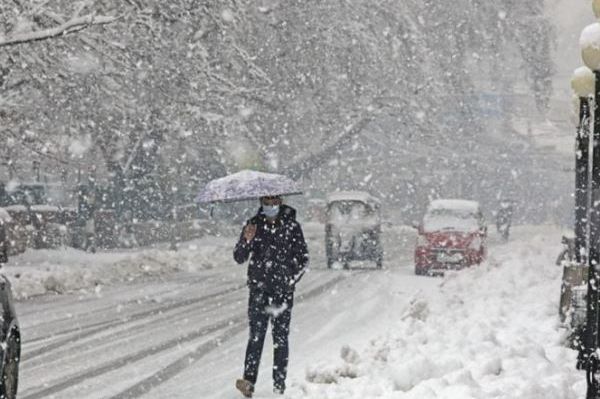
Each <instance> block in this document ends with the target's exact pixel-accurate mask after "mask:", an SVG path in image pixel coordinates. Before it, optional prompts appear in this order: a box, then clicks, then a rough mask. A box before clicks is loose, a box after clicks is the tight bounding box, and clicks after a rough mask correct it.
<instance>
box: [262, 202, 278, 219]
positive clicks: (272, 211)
mask: <svg viewBox="0 0 600 399" xmlns="http://www.w3.org/2000/svg"><path fill="white" fill-rule="evenodd" d="M262 209H263V213H264V215H265V216H266V217H268V218H274V217H275V216H277V215H279V205H263V206H262Z"/></svg>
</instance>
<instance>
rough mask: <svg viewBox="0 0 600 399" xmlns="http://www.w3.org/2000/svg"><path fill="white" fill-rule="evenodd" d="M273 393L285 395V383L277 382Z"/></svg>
mask: <svg viewBox="0 0 600 399" xmlns="http://www.w3.org/2000/svg"><path fill="white" fill-rule="evenodd" d="M273 393H274V394H275V395H283V394H284V393H285V384H275V386H274V387H273Z"/></svg>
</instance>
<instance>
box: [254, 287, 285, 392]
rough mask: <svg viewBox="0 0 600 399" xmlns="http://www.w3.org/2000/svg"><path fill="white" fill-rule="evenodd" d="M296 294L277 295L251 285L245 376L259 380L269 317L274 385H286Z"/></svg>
mask: <svg viewBox="0 0 600 399" xmlns="http://www.w3.org/2000/svg"><path fill="white" fill-rule="evenodd" d="M293 303H294V294H293V293H289V294H284V295H273V294H269V293H266V292H264V291H263V290H261V289H258V288H250V298H249V301H248V319H249V321H250V337H249V339H248V346H247V348H246V362H245V365H244V379H245V380H247V381H250V382H251V383H252V384H256V379H257V377H258V367H259V365H260V358H261V355H262V351H263V345H264V342H265V336H266V334H267V327H268V323H269V320H270V321H271V332H272V334H273V351H274V352H273V353H274V357H273V385H274V386H275V388H278V389H285V378H286V376H287V366H288V359H289V347H288V336H289V333H290V321H291V318H292V306H293Z"/></svg>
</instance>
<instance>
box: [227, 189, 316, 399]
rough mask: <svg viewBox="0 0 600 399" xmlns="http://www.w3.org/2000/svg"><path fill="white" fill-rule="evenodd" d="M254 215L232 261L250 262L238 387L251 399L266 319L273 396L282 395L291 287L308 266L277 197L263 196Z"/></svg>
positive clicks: (296, 227)
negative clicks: (271, 353) (269, 333)
mask: <svg viewBox="0 0 600 399" xmlns="http://www.w3.org/2000/svg"><path fill="white" fill-rule="evenodd" d="M260 205H261V206H260V209H259V211H258V213H257V214H256V216H254V217H253V218H251V219H250V220H248V221H247V223H246V225H245V226H244V229H243V231H242V234H241V236H240V239H239V241H238V242H237V244H236V246H235V249H234V252H233V257H234V259H235V261H236V262H237V263H238V264H242V263H244V262H246V261H247V260H248V258H250V262H249V263H248V281H247V284H248V288H249V300H248V319H249V326H250V335H249V338H248V345H247V348H246V357H245V362H244V375H243V378H240V379H238V380H237V381H236V384H235V385H236V388H237V389H238V390H239V391H240V392H241V393H242V395H244V396H245V397H247V398H251V397H252V395H253V393H254V387H255V385H256V380H257V377H258V369H259V365H260V358H261V355H262V351H263V344H264V340H265V336H266V332H267V327H268V324H269V321H270V323H271V330H272V334H273V347H274V348H273V349H274V358H273V392H275V393H276V394H283V393H284V391H285V379H286V376H287V367H288V359H289V343H288V336H289V333H290V321H291V317H292V307H293V304H294V289H295V287H296V284H297V283H298V281H299V280H300V279H301V277H302V276H303V274H304V272H305V271H306V268H307V266H308V249H307V246H306V241H305V240H304V235H303V233H302V228H301V226H300V224H299V223H298V222H297V221H296V210H295V209H294V208H292V207H289V206H287V205H283V202H282V199H281V197H279V196H273V197H261V198H260Z"/></svg>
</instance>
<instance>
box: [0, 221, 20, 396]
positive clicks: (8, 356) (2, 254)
mask: <svg viewBox="0 0 600 399" xmlns="http://www.w3.org/2000/svg"><path fill="white" fill-rule="evenodd" d="M6 237H7V234H6V227H5V225H4V223H1V222H0V262H1V263H6V262H7V261H8V244H7V238H6ZM0 306H2V316H1V321H0V359H2V363H1V364H0V376H1V379H0V398H6V399H14V398H16V397H17V386H18V382H19V361H20V358H21V333H20V330H19V322H18V320H17V316H16V313H15V307H14V305H13V298H12V291H11V287H10V282H9V281H8V279H7V278H6V277H5V276H4V275H0Z"/></svg>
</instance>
